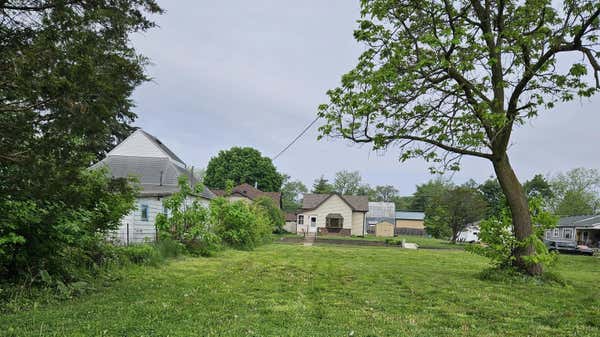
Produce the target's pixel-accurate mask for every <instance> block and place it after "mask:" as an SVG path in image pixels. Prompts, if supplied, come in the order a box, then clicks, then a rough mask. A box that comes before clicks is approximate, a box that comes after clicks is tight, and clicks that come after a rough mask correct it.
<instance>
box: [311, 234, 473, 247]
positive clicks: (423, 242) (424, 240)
mask: <svg viewBox="0 0 600 337" xmlns="http://www.w3.org/2000/svg"><path fill="white" fill-rule="evenodd" d="M319 238H320V239H342V240H367V241H386V240H389V239H393V240H402V239H404V240H406V242H411V243H416V244H418V245H419V248H423V249H464V244H452V243H450V242H449V241H446V240H440V239H435V238H428V237H425V236H417V235H401V236H396V237H393V238H389V237H381V236H374V235H367V236H365V237H358V236H335V235H329V236H327V235H323V236H319Z"/></svg>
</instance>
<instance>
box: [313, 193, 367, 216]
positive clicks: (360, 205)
mask: <svg viewBox="0 0 600 337" xmlns="http://www.w3.org/2000/svg"><path fill="white" fill-rule="evenodd" d="M333 195H337V196H339V197H340V198H342V200H344V201H345V202H346V203H347V204H348V205H349V206H350V208H352V210H354V211H357V212H368V211H369V198H368V197H367V196H366V195H341V194H335V193H332V194H305V195H304V199H303V200H302V209H304V210H311V209H315V208H317V207H319V206H320V205H321V204H322V203H324V202H325V200H327V199H329V198H330V197H331V196H333Z"/></svg>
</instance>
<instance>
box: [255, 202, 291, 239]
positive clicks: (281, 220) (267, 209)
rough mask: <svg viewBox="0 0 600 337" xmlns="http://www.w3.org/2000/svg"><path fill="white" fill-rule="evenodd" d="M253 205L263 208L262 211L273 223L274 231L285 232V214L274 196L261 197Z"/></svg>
mask: <svg viewBox="0 0 600 337" xmlns="http://www.w3.org/2000/svg"><path fill="white" fill-rule="evenodd" d="M253 206H254V207H255V208H256V207H259V208H262V212H264V215H266V217H267V218H268V220H269V222H270V223H271V228H272V231H273V233H283V232H284V230H283V226H284V225H285V214H284V213H283V212H282V211H281V209H279V207H278V205H276V204H275V201H273V199H272V198H269V197H260V198H257V199H256V200H254V203H253Z"/></svg>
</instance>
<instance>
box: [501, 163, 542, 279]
mask: <svg viewBox="0 0 600 337" xmlns="http://www.w3.org/2000/svg"><path fill="white" fill-rule="evenodd" d="M492 162H493V165H494V171H495V172H496V176H497V177H498V182H499V183H500V186H501V187H502V191H503V192H504V195H505V196H506V201H507V203H508V207H509V208H510V211H511V213H512V221H513V231H514V235H515V238H516V239H517V240H518V241H523V240H525V239H527V238H528V237H529V236H531V235H532V234H533V227H532V225H531V215H530V214H529V204H528V202H527V197H526V196H525V191H524V190H523V186H522V185H521V183H520V182H519V179H518V178H517V176H516V174H515V172H514V171H513V169H512V167H511V166H510V162H509V160H508V155H506V154H504V155H503V156H502V158H500V159H499V160H493V161H492ZM534 253H535V248H534V247H533V245H527V246H525V247H521V248H516V249H515V250H514V251H513V256H514V257H515V261H514V262H513V265H514V266H515V267H517V268H518V269H520V270H522V271H524V272H526V273H528V274H530V275H540V274H542V271H543V270H542V265H541V264H539V263H536V264H533V263H526V262H525V260H524V259H523V257H524V256H528V255H532V254H534Z"/></svg>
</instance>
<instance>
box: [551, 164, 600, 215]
mask: <svg viewBox="0 0 600 337" xmlns="http://www.w3.org/2000/svg"><path fill="white" fill-rule="evenodd" d="M550 184H551V186H552V190H553V192H554V198H553V199H552V205H551V206H552V209H553V211H554V212H555V213H556V214H558V215H561V216H569V215H589V214H595V213H597V212H598V211H599V210H600V171H598V170H597V169H585V168H576V169H573V170H570V171H568V172H566V173H561V174H558V175H557V176H556V177H554V178H552V180H551V182H550Z"/></svg>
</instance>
